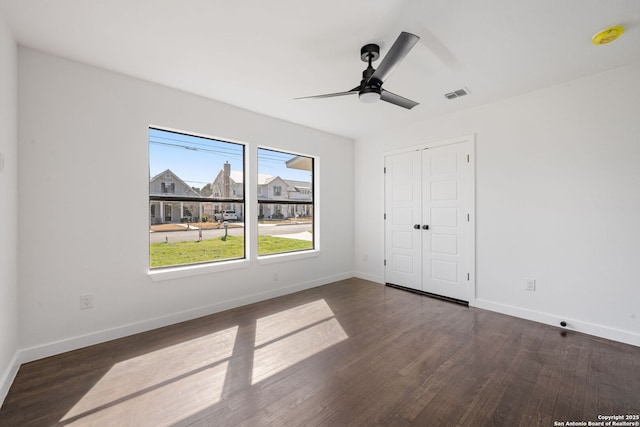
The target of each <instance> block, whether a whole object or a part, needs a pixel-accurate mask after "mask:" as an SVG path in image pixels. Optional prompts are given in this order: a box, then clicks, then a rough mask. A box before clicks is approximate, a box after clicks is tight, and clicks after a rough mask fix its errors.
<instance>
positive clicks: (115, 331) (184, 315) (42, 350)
mask: <svg viewBox="0 0 640 427" xmlns="http://www.w3.org/2000/svg"><path fill="white" fill-rule="evenodd" d="M352 277H354V274H353V272H346V273H341V274H335V275H332V276H326V277H322V278H318V279H314V280H310V281H308V282H303V283H298V284H295V285H289V286H284V287H281V288H277V289H271V290H269V291H265V292H258V293H256V294H252V295H248V296H243V297H239V298H234V299H231V300H227V301H223V302H220V303H216V304H211V305H207V306H203V307H199V308H195V309H192V310H187V311H182V312H178V313H172V314H169V315H166V316H161V317H157V318H154V319H148V320H143V321H140V322H135V323H130V324H128V325H123V326H118V327H115V328H111V329H105V330H101V331H96V332H92V333H90V334H86V335H80V336H76V337H71V338H66V339H63V340H59V341H54V342H50V343H47V344H43V345H39V346H35V347H30V348H25V349H22V350H21V351H20V354H19V357H18V361H19V362H20V363H27V362H31V361H34V360H38V359H42V358H45V357H49V356H53V355H56V354H60V353H64V352H66V351H71V350H76V349H79V348H82V347H87V346H90V345H94V344H99V343H102V342H106V341H110V340H114V339H118V338H122V337H126V336H129V335H133V334H137V333H140V332H146V331H150V330H152V329H157V328H162V327H164V326H169V325H173V324H175V323H180V322H184V321H187V320H192V319H196V318H198V317H203V316H208V315H210V314H214V313H218V312H221V311H224V310H229V309H232V308H236V307H240V306H243V305H247V304H253V303H255V302H259V301H264V300H267V299H270V298H275V297H279V296H282V295H287V294H290V293H293V292H298V291H303V290H305V289H310V288H314V287H317V286H322V285H326V284H328V283H332V282H337V281H340V280H345V279H350V278H352ZM16 370H17V368H16Z"/></svg>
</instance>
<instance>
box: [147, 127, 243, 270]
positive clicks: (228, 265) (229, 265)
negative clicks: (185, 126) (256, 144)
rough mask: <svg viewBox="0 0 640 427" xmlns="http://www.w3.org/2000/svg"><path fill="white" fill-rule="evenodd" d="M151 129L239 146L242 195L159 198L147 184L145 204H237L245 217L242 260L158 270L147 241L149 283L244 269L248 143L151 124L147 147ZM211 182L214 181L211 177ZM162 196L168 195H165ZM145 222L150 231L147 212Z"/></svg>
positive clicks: (175, 265)
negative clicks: (146, 201) (152, 262)
mask: <svg viewBox="0 0 640 427" xmlns="http://www.w3.org/2000/svg"><path fill="white" fill-rule="evenodd" d="M151 130H157V131H162V132H170V133H174V134H178V135H184V136H188V137H194V138H202V139H208V140H212V141H216V142H222V143H228V144H234V145H237V146H239V147H241V148H242V153H241V158H242V195H241V196H240V197H239V198H219V197H218V198H216V197H215V196H214V195H213V194H212V195H211V197H193V196H175V195H173V194H175V193H162V192H161V193H160V194H161V195H152V194H151V189H150V188H149V185H148V184H147V195H148V204H149V205H150V206H151V204H152V203H153V202H169V203H180V202H187V203H189V202H191V203H194V202H195V203H212V204H230V205H233V204H241V205H242V206H243V209H242V211H243V212H244V215H245V216H244V218H243V223H244V227H243V234H244V238H243V239H244V241H243V252H242V257H238V258H225V259H220V260H208V261H202V262H195V263H189V264H174V265H167V266H161V267H151V250H150V249H151V245H150V244H151V241H149V242H148V244H147V255H148V261H147V268H148V274H149V276H150V277H151V279H152V280H153V281H160V280H169V279H173V278H179V277H185V276H193V275H198V274H205V273H209V272H216V271H226V270H229V269H236V268H242V267H245V266H248V263H249V257H248V253H249V242H248V241H249V239H248V238H247V237H248V233H247V216H246V212H247V205H248V201H247V197H246V194H247V191H246V190H247V178H248V176H249V175H248V173H247V170H246V165H247V152H248V149H249V146H248V144H246V143H243V142H240V141H235V140H231V139H228V138H219V137H214V136H210V135H203V134H199V133H197V132H186V131H181V130H175V129H171V128H166V127H163V126H154V125H149V126H147V144H149V143H150V136H149V133H150V131H151ZM147 157H148V161H147V167H148V168H149V170H148V176H149V177H151V173H150V167H151V158H150V156H147ZM222 168H223V169H222V170H224V165H223V166H222ZM161 179H162V180H163V181H162V183H163V184H164V180H166V175H165V176H163V177H162V178H161ZM213 179H214V180H215V176H214V177H213ZM212 182H213V181H212ZM172 185H173V186H175V182H173V183H172ZM163 187H164V185H163ZM161 191H162V190H161ZM174 191H175V187H174ZM165 194H168V195H165ZM234 195H235V191H234ZM169 206H170V205H169ZM156 217H157V215H156ZM162 220H163V221H164V220H165V219H164V218H162ZM147 221H148V228H149V229H150V227H151V225H152V223H151V215H150V211H149V215H148V217H147Z"/></svg>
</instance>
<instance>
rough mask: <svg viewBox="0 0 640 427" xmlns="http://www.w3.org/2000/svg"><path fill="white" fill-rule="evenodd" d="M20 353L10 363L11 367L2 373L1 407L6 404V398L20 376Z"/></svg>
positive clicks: (0, 385) (0, 388)
mask: <svg viewBox="0 0 640 427" xmlns="http://www.w3.org/2000/svg"><path fill="white" fill-rule="evenodd" d="M19 355H20V353H19V352H16V353H15V354H14V355H13V358H12V359H11V362H9V366H7V369H5V371H4V372H3V373H2V377H0V406H2V404H3V403H4V399H5V397H7V393H9V389H10V388H11V384H13V380H14V379H15V378H16V375H17V374H18V369H19V368H20V364H19V363H18V359H19Z"/></svg>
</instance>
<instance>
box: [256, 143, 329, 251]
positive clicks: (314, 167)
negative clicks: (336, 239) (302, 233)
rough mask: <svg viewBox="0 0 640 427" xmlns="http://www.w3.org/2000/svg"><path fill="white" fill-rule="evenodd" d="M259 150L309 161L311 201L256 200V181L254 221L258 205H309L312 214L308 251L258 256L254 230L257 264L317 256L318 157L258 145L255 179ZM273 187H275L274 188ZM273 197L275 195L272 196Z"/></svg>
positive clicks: (258, 193)
mask: <svg viewBox="0 0 640 427" xmlns="http://www.w3.org/2000/svg"><path fill="white" fill-rule="evenodd" d="M260 150H267V151H273V152H276V153H280V154H288V155H291V156H294V157H295V156H298V157H306V158H308V159H310V160H311V171H310V172H311V182H310V196H311V201H308V202H301V201H299V200H281V199H278V200H260V199H259V198H258V196H259V195H262V194H261V192H260V190H259V183H258V182H257V180H256V184H257V185H256V196H255V200H256V204H257V209H256V214H255V215H254V217H255V218H254V219H255V220H256V221H257V220H258V214H259V212H260V205H269V204H271V205H280V206H281V205H310V206H311V212H312V223H311V229H312V233H311V248H309V249H299V250H292V251H286V252H276V253H271V254H264V255H260V244H259V242H258V237H259V232H258V231H257V230H256V257H257V259H258V262H259V263H260V264H271V263H274V262H280V261H289V260H294V259H304V258H310V257H316V256H318V255H319V253H320V248H319V243H318V242H319V240H318V235H319V215H318V212H319V207H318V197H317V195H318V191H317V174H318V163H319V161H318V160H319V159H318V156H314V155H310V154H303V153H300V152H294V151H289V150H286V149H283V148H274V147H267V146H264V145H259V146H257V147H256V167H255V169H256V171H255V172H256V178H257V177H258V176H259V175H260ZM280 178H281V179H282V180H284V181H286V178H283V177H280ZM274 187H275V186H274ZM268 193H269V192H268V191H267V196H268ZM274 197H275V195H274ZM287 209H288V208H287Z"/></svg>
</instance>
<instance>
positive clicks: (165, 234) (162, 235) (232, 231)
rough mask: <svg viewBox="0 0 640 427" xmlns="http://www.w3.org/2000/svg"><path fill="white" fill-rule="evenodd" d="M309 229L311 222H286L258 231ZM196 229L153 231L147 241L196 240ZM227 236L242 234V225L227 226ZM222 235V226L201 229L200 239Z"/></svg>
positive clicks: (280, 233)
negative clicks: (285, 223)
mask: <svg viewBox="0 0 640 427" xmlns="http://www.w3.org/2000/svg"><path fill="white" fill-rule="evenodd" d="M305 231H309V232H310V231H311V224H310V223H308V224H291V225H289V224H287V225H259V226H258V233H259V234H260V235H267V236H286V235H289V234H298V233H303V232H305ZM198 232H199V231H198V230H189V231H154V232H150V233H149V241H150V242H151V243H157V242H165V241H169V242H181V241H185V240H198ZM228 233H229V236H243V235H244V227H234V228H229V231H228ZM222 236H224V228H220V229H211V230H202V239H213V238H216V237H222Z"/></svg>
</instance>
